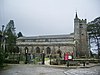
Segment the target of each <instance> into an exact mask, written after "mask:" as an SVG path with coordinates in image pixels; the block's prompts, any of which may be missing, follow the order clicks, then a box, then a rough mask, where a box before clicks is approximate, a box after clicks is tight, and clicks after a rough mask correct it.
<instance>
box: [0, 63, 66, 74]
mask: <svg viewBox="0 0 100 75" xmlns="http://www.w3.org/2000/svg"><path fill="white" fill-rule="evenodd" d="M64 71H65V70H64V69H57V68H52V67H47V66H42V65H31V64H27V65H25V64H19V65H10V66H9V68H8V69H6V70H2V71H0V75H65V74H64Z"/></svg>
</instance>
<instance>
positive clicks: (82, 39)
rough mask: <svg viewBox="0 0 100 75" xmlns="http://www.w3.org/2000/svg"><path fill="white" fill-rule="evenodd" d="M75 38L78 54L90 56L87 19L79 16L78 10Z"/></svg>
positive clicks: (75, 21)
mask: <svg viewBox="0 0 100 75" xmlns="http://www.w3.org/2000/svg"><path fill="white" fill-rule="evenodd" d="M74 39H75V42H76V56H77V57H80V58H81V57H88V56H89V51H88V40H87V20H86V19H85V20H83V19H82V20H81V19H79V18H78V15H77V12H76V15H75V19H74Z"/></svg>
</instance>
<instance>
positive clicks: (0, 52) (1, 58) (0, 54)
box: [0, 31, 4, 67]
mask: <svg viewBox="0 0 100 75" xmlns="http://www.w3.org/2000/svg"><path fill="white" fill-rule="evenodd" d="M1 40H2V35H1V31H0V67H1V66H2V65H3V63H4V54H3V50H2V48H1Z"/></svg>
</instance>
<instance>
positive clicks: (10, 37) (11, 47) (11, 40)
mask: <svg viewBox="0 0 100 75" xmlns="http://www.w3.org/2000/svg"><path fill="white" fill-rule="evenodd" d="M6 35H7V36H8V37H7V41H6V42H7V44H8V50H9V51H8V52H10V53H11V52H14V47H15V46H16V36H15V35H14V34H13V33H12V31H11V29H10V28H9V29H8V30H7V32H6Z"/></svg>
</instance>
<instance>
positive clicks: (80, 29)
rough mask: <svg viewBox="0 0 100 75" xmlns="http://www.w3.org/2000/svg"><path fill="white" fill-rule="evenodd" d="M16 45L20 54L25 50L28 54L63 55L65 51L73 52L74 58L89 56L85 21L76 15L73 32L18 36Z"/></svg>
mask: <svg viewBox="0 0 100 75" xmlns="http://www.w3.org/2000/svg"><path fill="white" fill-rule="evenodd" d="M17 46H18V47H19V51H20V53H21V54H25V52H26V50H27V53H29V54H37V55H38V54H41V53H42V52H44V53H45V55H46V56H49V55H54V54H58V53H61V57H64V54H65V53H66V52H68V53H70V54H71V53H73V57H74V58H80V57H89V49H88V35H87V21H86V19H85V20H83V19H82V20H81V19H79V18H78V16H77V12H76V15H75V19H74V33H71V34H66V35H43V36H29V37H25V36H24V37H19V38H18V39H17Z"/></svg>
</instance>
